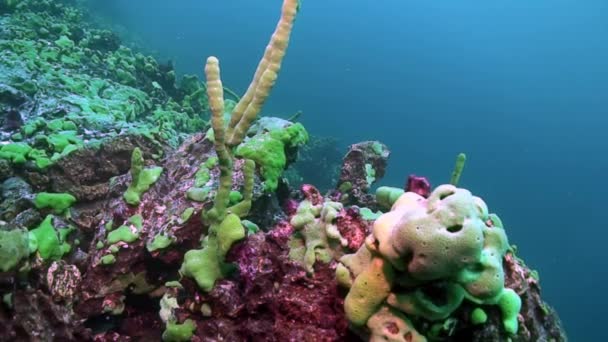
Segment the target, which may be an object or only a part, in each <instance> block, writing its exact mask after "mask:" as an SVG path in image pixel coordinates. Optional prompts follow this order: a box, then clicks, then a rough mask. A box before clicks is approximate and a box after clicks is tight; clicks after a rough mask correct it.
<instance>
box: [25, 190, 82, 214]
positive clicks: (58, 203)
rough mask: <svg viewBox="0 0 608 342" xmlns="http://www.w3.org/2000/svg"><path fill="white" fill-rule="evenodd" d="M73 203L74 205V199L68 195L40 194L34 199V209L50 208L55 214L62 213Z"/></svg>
mask: <svg viewBox="0 0 608 342" xmlns="http://www.w3.org/2000/svg"><path fill="white" fill-rule="evenodd" d="M74 203H76V197H74V196H72V195H70V194H68V193H50V192H40V193H37V194H36V197H34V205H35V206H36V208H38V209H43V208H51V209H53V211H54V212H55V213H56V214H61V213H63V212H64V211H65V210H66V209H68V208H70V207H71V206H72V205H73V204H74Z"/></svg>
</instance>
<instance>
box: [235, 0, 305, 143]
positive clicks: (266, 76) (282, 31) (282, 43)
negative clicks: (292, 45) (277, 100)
mask: <svg viewBox="0 0 608 342" xmlns="http://www.w3.org/2000/svg"><path fill="white" fill-rule="evenodd" d="M299 5H300V4H299V1H298V0H284V1H283V7H282V10H281V18H280V20H279V22H278V24H277V26H276V28H275V31H274V33H273V34H272V37H271V38H270V42H269V43H268V46H267V47H266V50H265V52H264V56H263V57H262V59H261V60H260V62H259V64H258V67H257V69H256V71H255V74H254V76H253V80H252V81H251V83H250V84H249V87H248V88H247V91H246V92H245V95H243V97H242V98H241V100H240V101H239V102H238V103H237V105H236V107H235V108H234V110H233V112H232V116H231V119H230V125H229V126H228V131H227V137H228V144H229V145H230V146H236V145H238V144H239V143H241V141H243V138H244V137H245V135H246V134H247V130H248V129H249V126H250V125H251V123H252V122H253V120H254V119H255V118H256V116H257V115H258V113H259V112H260V110H261V109H262V106H263V105H264V102H265V101H266V99H267V98H268V95H269V94H270V90H271V89H272V87H273V86H274V83H275V81H276V79H277V75H278V73H279V70H280V69H281V63H282V61H283V57H284V56H285V53H286V51H287V46H288V45H289V38H290V36H291V30H292V28H293V23H294V21H295V17H296V14H297V12H298V9H299Z"/></svg>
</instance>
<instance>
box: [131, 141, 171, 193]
mask: <svg viewBox="0 0 608 342" xmlns="http://www.w3.org/2000/svg"><path fill="white" fill-rule="evenodd" d="M130 172H131V180H132V181H131V184H130V185H129V187H128V188H127V191H125V193H124V195H123V198H124V199H125V201H126V202H127V203H129V204H131V205H139V203H140V202H141V195H142V194H143V193H144V192H146V191H148V189H150V186H152V184H154V183H156V181H157V180H158V178H159V177H160V174H161V173H162V172H163V168H162V167H160V166H154V167H150V168H144V157H143V154H142V152H141V150H140V149H139V148H137V147H136V148H135V149H134V150H133V154H132V155H131V171H130Z"/></svg>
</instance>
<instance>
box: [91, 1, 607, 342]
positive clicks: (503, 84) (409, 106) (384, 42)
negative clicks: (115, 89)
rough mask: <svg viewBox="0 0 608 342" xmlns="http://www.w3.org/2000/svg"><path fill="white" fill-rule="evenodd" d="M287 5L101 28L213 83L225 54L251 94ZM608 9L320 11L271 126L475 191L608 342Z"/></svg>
mask: <svg viewBox="0 0 608 342" xmlns="http://www.w3.org/2000/svg"><path fill="white" fill-rule="evenodd" d="M280 5H281V1H280V0H272V1H247V0H231V1H214V2H212V1H200V0H197V1H195V0H181V1H178V0H174V1H166V0H162V1H161V0H146V1H141V0H139V1H135V0H130V1H118V0H112V1H108V0H105V1H101V0H98V1H97V4H96V6H97V7H98V10H99V11H101V12H100V13H103V14H106V15H108V16H109V17H111V18H113V20H114V21H115V22H116V23H119V24H121V25H124V26H125V27H126V28H127V29H128V31H130V32H132V33H133V34H134V35H138V36H140V37H142V38H143V40H144V42H145V45H146V47H148V48H150V49H154V50H157V51H158V55H159V56H161V57H162V58H164V59H167V58H171V59H173V61H174V62H175V63H176V66H177V68H178V70H179V71H180V72H188V73H197V74H201V70H202V67H203V62H204V59H205V58H206V56H208V55H216V56H218V57H219V58H220V61H221V65H222V77H223V79H224V83H225V85H227V86H229V87H230V88H232V89H234V90H237V92H239V93H242V92H243V91H244V89H246V87H247V85H248V83H249V81H250V78H251V75H252V73H253V70H254V69H255V66H256V65H257V62H258V60H259V57H260V56H261V54H262V52H263V49H264V47H265V45H266V43H267V41H268V38H269V36H270V34H271V32H272V30H273V29H274V25H275V23H276V19H277V15H278V11H279V7H280ZM607 43H608V1H606V0H585V1H573V0H551V1H549V0H539V1H524V0H512V1H493V2H490V1H468V0H459V1H453V0H433V1H404V0H383V1H373V2H372V1H362V0H351V1H345V0H324V1H313V0H306V1H305V2H304V3H303V7H302V11H301V13H300V16H299V18H298V20H297V23H296V27H295V32H294V34H293V36H292V44H291V46H290V48H289V52H288V54H287V58H286V60H285V61H284V64H283V70H282V71H281V75H280V77H279V82H278V84H277V86H276V87H275V89H274V92H273V95H272V97H271V99H270V101H269V102H268V103H267V106H266V108H265V113H267V114H279V115H283V116H287V115H289V114H291V113H293V112H295V111H296V110H302V111H303V113H304V114H303V116H302V117H301V121H302V122H303V123H304V124H305V125H306V127H307V128H308V130H309V131H310V132H311V133H312V134H315V135H325V136H336V137H337V138H339V139H340V140H341V141H342V142H343V143H345V144H347V143H354V142H358V141H361V140H367V139H379V140H381V141H383V142H384V143H386V144H387V145H388V146H389V147H390V148H391V149H392V156H391V159H390V166H389V170H388V174H387V176H386V177H385V178H384V179H383V181H382V183H383V184H391V185H396V186H401V185H402V184H403V183H404V180H405V178H406V176H407V174H409V173H416V174H420V175H426V176H428V177H429V178H430V179H431V181H432V182H433V183H434V184H436V185H437V184H440V183H442V182H447V180H448V179H449V175H450V172H451V169H452V166H453V162H454V158H455V156H456V154H457V153H458V152H461V151H464V152H466V153H467V154H468V157H469V158H468V163H467V165H466V169H465V173H464V175H463V178H462V180H461V185H462V186H464V187H467V188H469V189H471V190H472V191H473V192H474V193H475V194H477V195H479V196H481V197H483V198H484V199H485V200H486V202H487V203H488V204H489V206H490V208H491V210H493V211H495V212H497V213H499V214H500V216H501V217H502V219H503V221H504V222H505V224H506V228H507V230H508V234H509V238H510V242H511V243H514V244H516V245H518V247H519V251H520V253H519V254H520V255H521V256H523V257H524V258H525V260H526V261H527V263H528V264H529V265H530V266H531V267H533V268H536V269H538V270H539V271H540V275H541V284H542V287H543V294H544V296H545V299H546V300H547V301H549V302H550V303H551V304H552V305H554V306H555V307H556V308H557V309H558V311H559V313H560V315H561V317H562V319H563V321H564V323H565V326H566V329H567V331H568V333H569V337H570V338H571V340H572V341H602V340H604V341H605V340H608V332H607V329H606V327H604V326H602V325H601V324H598V322H600V321H603V320H605V312H604V308H605V307H608V300H607V299H606V292H605V290H606V280H607V274H606V261H605V257H606V242H607V241H606V240H607V236H608V231H607V230H608V224H607V223H606V219H605V213H606V211H607V210H606V206H607V205H608V202H607V201H606V197H605V194H606V192H607V191H608V186H607V182H606V180H607V179H608V142H607V141H606V136H607V130H608V44H607Z"/></svg>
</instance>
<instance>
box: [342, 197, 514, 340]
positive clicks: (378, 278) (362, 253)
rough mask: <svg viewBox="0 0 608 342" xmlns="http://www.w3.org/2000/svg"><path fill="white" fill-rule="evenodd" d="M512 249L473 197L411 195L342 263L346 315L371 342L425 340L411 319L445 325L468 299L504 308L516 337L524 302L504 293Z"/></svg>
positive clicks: (507, 325) (497, 221)
mask: <svg viewBox="0 0 608 342" xmlns="http://www.w3.org/2000/svg"><path fill="white" fill-rule="evenodd" d="M508 249H509V243H508V240H507V236H506V234H505V230H504V229H503V227H502V223H501V222H500V219H499V218H498V217H497V216H496V215H494V214H490V213H489V212H488V207H487V205H486V204H485V202H484V201H483V200H482V199H481V198H479V197H475V196H473V195H472V194H471V193H470V192H469V191H468V190H466V189H461V188H457V187H455V186H453V185H441V186H439V187H437V188H436V189H435V190H434V191H433V192H432V193H431V194H430V195H429V197H428V198H424V197H422V196H420V195H418V194H416V193H413V192H406V193H404V194H402V195H401V196H400V197H399V198H398V199H397V200H396V201H395V202H394V204H393V205H392V208H391V210H390V211H389V212H387V213H385V214H383V215H381V216H380V217H379V218H378V219H377V220H376V221H375V223H374V226H373V229H372V233H371V235H369V236H368V237H367V239H366V241H365V244H364V245H363V246H361V248H360V249H359V250H358V251H357V252H356V253H354V254H349V255H345V256H343V257H342V258H341V259H340V264H339V266H338V268H337V271H336V272H337V278H338V281H339V282H340V283H341V284H342V285H343V286H346V287H349V288H350V291H349V293H348V295H347V296H346V299H345V304H344V307H345V311H346V315H347V317H348V319H349V320H350V322H351V323H352V324H353V325H354V326H365V325H367V327H368V328H369V329H370V331H371V334H372V339H376V338H377V339H379V340H384V339H389V340H394V341H400V340H408V339H411V340H413V341H424V340H426V339H425V337H424V336H422V335H421V334H419V333H418V332H417V331H416V329H415V326H414V324H412V321H413V320H418V321H419V320H425V321H429V322H437V321H440V320H445V319H447V318H449V317H450V315H451V314H452V313H454V312H455V311H456V310H457V309H458V308H459V307H460V305H461V304H462V303H463V301H465V300H468V301H470V302H473V303H476V304H479V305H498V306H499V307H500V309H501V313H502V316H503V324H504V328H505V330H506V331H507V332H509V333H513V334H514V333H516V332H517V315H518V314H519V310H520V308H521V300H520V298H519V296H518V295H517V293H515V292H514V291H513V290H511V289H508V288H505V287H504V271H503V268H502V260H503V257H504V256H505V254H506V253H507V251H508ZM387 326H390V327H392V328H391V329H387V328H386V327H387Z"/></svg>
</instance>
